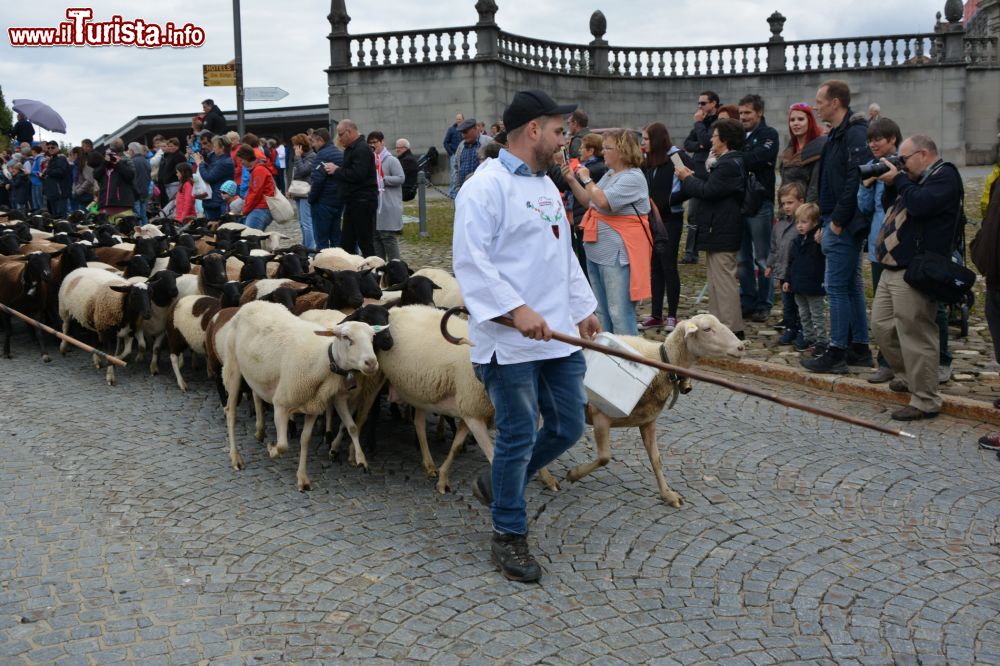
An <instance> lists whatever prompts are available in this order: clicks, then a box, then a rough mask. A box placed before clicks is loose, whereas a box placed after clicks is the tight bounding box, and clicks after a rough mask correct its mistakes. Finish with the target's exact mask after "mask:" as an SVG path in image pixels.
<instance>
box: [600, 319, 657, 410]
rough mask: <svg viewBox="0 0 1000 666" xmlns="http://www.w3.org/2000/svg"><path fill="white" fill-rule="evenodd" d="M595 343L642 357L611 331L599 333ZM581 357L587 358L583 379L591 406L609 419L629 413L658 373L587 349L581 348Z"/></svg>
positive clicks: (652, 369)
mask: <svg viewBox="0 0 1000 666" xmlns="http://www.w3.org/2000/svg"><path fill="white" fill-rule="evenodd" d="M594 342H596V343H598V344H601V345H604V346H606V347H611V348H612V349H618V350H620V351H626V352H631V353H633V354H636V355H638V356H641V354H639V352H637V351H636V350H635V349H632V347H630V346H628V345H627V344H625V343H624V342H622V341H621V339H620V338H618V337H617V336H615V335H612V334H611V333H598V334H597V337H595V338H594ZM583 356H584V358H585V359H586V361H587V374H586V375H585V376H584V378H583V386H584V388H586V389H587V398H588V400H589V401H590V404H591V405H593V406H594V407H597V408H598V409H599V410H601V411H602V412H604V413H605V414H607V415H608V416H610V417H612V418H621V417H624V416H628V415H629V414H631V413H632V409H634V408H635V406H636V403H638V402H639V398H641V397H642V394H643V393H645V391H646V389H647V388H649V385H650V384H651V383H652V382H653V379H654V378H655V377H656V375H657V373H658V372H659V370H657V369H656V368H653V367H650V366H648V365H641V364H639V363H634V362H632V361H626V360H625V359H622V358H617V357H615V356H608V355H607V354H602V353H601V352H597V351H592V350H590V349H584V350H583Z"/></svg>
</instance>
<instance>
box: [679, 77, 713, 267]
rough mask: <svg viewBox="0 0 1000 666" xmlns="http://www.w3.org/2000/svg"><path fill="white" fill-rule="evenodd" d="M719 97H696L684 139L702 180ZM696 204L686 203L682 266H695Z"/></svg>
mask: <svg viewBox="0 0 1000 666" xmlns="http://www.w3.org/2000/svg"><path fill="white" fill-rule="evenodd" d="M720 103H721V102H720V101H719V95H718V94H717V93H716V92H714V91H712V90H706V91H704V92H703V93H701V94H700V95H698V109H697V110H696V111H695V112H694V127H692V128H691V131H690V132H689V133H688V135H687V138H686V139H684V150H686V151H687V152H688V154H690V155H691V158H692V159H693V160H694V175H695V176H697V177H698V178H701V179H702V180H706V179H708V169H707V168H706V167H705V161H706V160H708V153H709V152H711V150H712V124H713V123H714V122H715V121H716V119H718V117H719V104H720ZM697 210H698V204H697V202H696V201H695V200H694V199H691V200H689V201H688V213H687V217H688V220H687V229H688V235H687V241H686V242H685V243H684V257H683V258H682V259H681V263H682V264H697V263H698V251H697V250H696V249H695V247H696V241H697V238H698V233H697V229H698V228H697V225H696V222H695V219H696V215H697Z"/></svg>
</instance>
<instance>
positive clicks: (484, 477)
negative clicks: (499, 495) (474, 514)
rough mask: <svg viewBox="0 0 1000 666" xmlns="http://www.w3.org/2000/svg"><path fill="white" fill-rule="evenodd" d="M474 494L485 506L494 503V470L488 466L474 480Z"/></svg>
mask: <svg viewBox="0 0 1000 666" xmlns="http://www.w3.org/2000/svg"><path fill="white" fill-rule="evenodd" d="M472 494H473V495H475V496H476V499H477V500H479V503H480V504H482V505H483V506H485V507H487V508H488V507H489V506H490V505H491V504H493V470H492V468H490V467H487V468H486V469H484V470H483V471H482V472H480V473H479V476H477V477H476V480H475V481H473V482H472Z"/></svg>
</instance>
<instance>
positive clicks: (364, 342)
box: [222, 301, 378, 490]
mask: <svg viewBox="0 0 1000 666" xmlns="http://www.w3.org/2000/svg"><path fill="white" fill-rule="evenodd" d="M227 328H228V329H230V331H229V334H228V335H227V337H226V340H225V344H226V352H225V365H224V366H223V369H222V375H223V383H224V384H225V387H226V390H227V391H228V392H229V400H228V403H227V405H226V424H227V427H228V431H229V458H230V462H231V463H232V465H233V468H234V469H237V470H239V469H242V468H243V459H242V457H241V456H240V454H239V451H238V449H237V447H236V402H237V398H238V394H239V389H240V380H241V377H242V379H245V380H246V383H247V385H248V386H249V387H250V389H251V390H252V391H253V393H254V396H255V398H254V399H255V401H257V400H265V401H267V402H269V403H271V404H272V405H273V406H274V424H275V428H276V429H277V433H278V436H277V442H276V443H275V444H274V445H273V446H270V445H269V446H268V449H267V450H268V454H269V455H270V456H271V457H272V458H275V457H277V456H279V455H281V454H282V453H284V452H285V451H287V450H288V420H289V418H290V417H291V416H292V415H293V414H296V413H301V414H305V423H304V425H303V428H302V437H301V441H300V451H299V467H298V471H297V474H296V479H297V485H298V489H299V490H308V489H310V488H311V482H310V480H309V476H308V475H307V474H306V460H307V457H308V452H309V439H310V437H311V436H312V429H313V426H314V425H315V423H316V418H317V416H319V415H320V414H323V413H324V412H325V411H326V406H327V405H328V404H330V402H333V404H334V407H335V408H336V409H337V413H338V414H339V415H340V418H341V421H343V422H344V423H345V424H347V428H348V432H349V433H350V435H351V440H352V441H353V444H354V452H355V457H356V460H357V461H358V464H360V465H362V466H364V467H365V469H367V468H368V463H367V461H366V460H365V455H364V452H363V451H362V450H361V444H360V443H359V442H358V430H357V427H356V426H355V424H354V420H353V418H352V417H351V412H350V409H349V408H348V406H347V390H348V387H349V385H350V381H349V380H348V378H347V374H348V373H350V372H355V371H357V372H361V373H362V374H371V373H373V372H375V371H377V370H378V360H377V359H376V358H375V352H374V350H373V349H372V338H373V337H374V335H375V333H376V332H377V331H376V330H375V329H374V328H373V327H371V326H369V325H368V324H362V323H360V322H346V323H343V324H339V325H338V326H336V327H334V328H333V329H328V328H325V327H323V326H320V325H318V324H313V323H311V322H307V321H303V320H302V319H299V318H298V317H296V316H295V315H293V314H291V313H290V312H288V310H287V309H285V308H284V307H282V306H281V305H277V304H275V303H265V302H260V301H255V302H253V303H248V304H247V305H244V306H243V307H241V308H240V309H239V311H238V312H237V313H236V314H235V316H233V318H232V320H231V321H230V323H229V326H228V327H227ZM321 336H329V337H321ZM341 373H343V374H341Z"/></svg>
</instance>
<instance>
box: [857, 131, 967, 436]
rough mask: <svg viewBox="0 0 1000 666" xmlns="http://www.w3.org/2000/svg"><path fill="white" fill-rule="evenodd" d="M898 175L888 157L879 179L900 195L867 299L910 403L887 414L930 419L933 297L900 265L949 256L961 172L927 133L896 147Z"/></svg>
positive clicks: (934, 370)
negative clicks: (874, 286)
mask: <svg viewBox="0 0 1000 666" xmlns="http://www.w3.org/2000/svg"><path fill="white" fill-rule="evenodd" d="M898 162H899V164H900V165H901V166H902V172H901V171H900V170H899V169H897V167H896V165H895V164H893V162H892V161H890V160H889V159H887V158H884V157H883V158H882V160H881V163H882V164H883V165H884V166H885V167H886V171H885V173H883V174H882V175H881V176H879V177H878V178H879V180H881V181H882V182H883V183H886V184H887V185H889V184H891V185H893V186H895V188H896V190H897V191H898V192H899V196H898V197H897V199H896V201H895V202H894V203H893V204H892V206H891V207H890V208H889V210H888V211H886V215H885V221H884V223H883V226H882V229H881V231H880V232H879V235H878V239H877V242H878V246H877V248H876V252H875V255H876V257H877V258H878V261H879V263H881V264H882V267H883V269H884V270H883V272H882V275H881V278H880V279H879V285H878V290H877V291H876V292H875V300H874V302H873V304H872V335H873V336H874V337H875V341H876V342H877V343H878V346H879V349H881V350H882V353H883V354H884V355H885V358H886V360H887V361H888V362H889V367H890V368H892V371H893V372H894V373H895V375H896V377H897V379H895V380H893V382H892V383H891V384H890V385H889V387H890V388H891V389H892V390H894V391H897V392H905V391H909V392H910V394H911V397H910V404H909V405H908V406H906V407H903V408H902V409H898V410H896V411H894V412H893V413H892V418H893V419H895V420H897V421H916V420H918V419H929V418H934V417H935V416H937V415H938V412H939V411H941V402H942V400H941V396H940V394H939V393H938V363H937V358H938V352H939V343H940V340H939V335H938V326H937V324H936V323H935V315H936V313H937V310H938V303H937V301H936V300H935V299H934V298H933V297H932V296H930V295H928V294H927V293H924V292H922V291H920V290H918V289H916V288H915V287H913V286H911V285H910V283H909V282H907V280H906V279H905V278H906V277H908V276H907V275H905V274H906V272H907V271H906V269H907V267H908V266H910V264H911V263H913V262H914V261H915V260H916V258H917V256H918V255H920V254H936V255H940V256H942V257H948V260H949V261H950V257H951V253H952V251H953V250H954V241H955V231H956V224H957V223H958V221H959V214H960V212H961V205H962V196H963V186H962V177H961V176H960V175H959V173H958V169H956V168H955V166H954V165H952V164H950V163H948V162H945V161H943V160H942V159H941V158H940V157H939V156H938V150H937V146H936V145H935V144H934V141H932V140H931V138H930V137H928V136H924V135H920V134H918V135H916V136H912V137H910V138H908V139H907V140H906V141H904V142H903V143H902V145H901V146H900V147H899V159H898Z"/></svg>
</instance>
